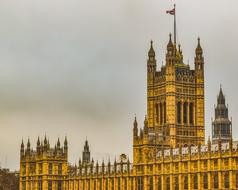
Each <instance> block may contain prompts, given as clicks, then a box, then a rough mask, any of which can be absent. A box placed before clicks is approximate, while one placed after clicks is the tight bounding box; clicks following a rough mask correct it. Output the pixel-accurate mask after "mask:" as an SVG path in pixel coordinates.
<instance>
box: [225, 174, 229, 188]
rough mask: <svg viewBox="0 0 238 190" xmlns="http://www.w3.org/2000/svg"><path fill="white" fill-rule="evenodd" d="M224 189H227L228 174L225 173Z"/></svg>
mask: <svg viewBox="0 0 238 190" xmlns="http://www.w3.org/2000/svg"><path fill="white" fill-rule="evenodd" d="M224 187H225V188H229V173H228V172H226V173H225V175H224Z"/></svg>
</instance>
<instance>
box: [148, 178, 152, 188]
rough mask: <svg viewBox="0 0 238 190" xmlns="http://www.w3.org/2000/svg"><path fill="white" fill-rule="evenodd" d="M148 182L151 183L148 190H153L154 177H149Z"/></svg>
mask: <svg viewBox="0 0 238 190" xmlns="http://www.w3.org/2000/svg"><path fill="white" fill-rule="evenodd" d="M148 181H149V184H148V187H149V188H148V189H149V190H153V177H149V179H148Z"/></svg>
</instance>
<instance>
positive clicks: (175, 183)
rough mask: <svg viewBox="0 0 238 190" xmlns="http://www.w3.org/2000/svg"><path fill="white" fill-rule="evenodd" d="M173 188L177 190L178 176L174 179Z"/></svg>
mask: <svg viewBox="0 0 238 190" xmlns="http://www.w3.org/2000/svg"><path fill="white" fill-rule="evenodd" d="M174 186H175V188H174V189H175V190H179V179H178V176H175V177H174Z"/></svg>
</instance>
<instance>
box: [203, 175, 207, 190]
mask: <svg viewBox="0 0 238 190" xmlns="http://www.w3.org/2000/svg"><path fill="white" fill-rule="evenodd" d="M203 184H204V189H207V188H208V176H207V173H205V174H204V176H203Z"/></svg>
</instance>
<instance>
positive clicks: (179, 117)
mask: <svg viewBox="0 0 238 190" xmlns="http://www.w3.org/2000/svg"><path fill="white" fill-rule="evenodd" d="M177 122H178V123H181V102H178V103H177Z"/></svg>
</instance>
